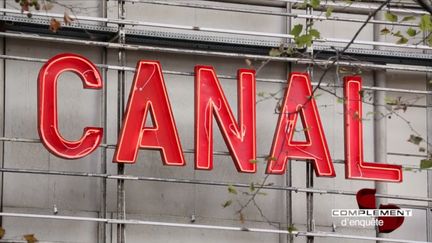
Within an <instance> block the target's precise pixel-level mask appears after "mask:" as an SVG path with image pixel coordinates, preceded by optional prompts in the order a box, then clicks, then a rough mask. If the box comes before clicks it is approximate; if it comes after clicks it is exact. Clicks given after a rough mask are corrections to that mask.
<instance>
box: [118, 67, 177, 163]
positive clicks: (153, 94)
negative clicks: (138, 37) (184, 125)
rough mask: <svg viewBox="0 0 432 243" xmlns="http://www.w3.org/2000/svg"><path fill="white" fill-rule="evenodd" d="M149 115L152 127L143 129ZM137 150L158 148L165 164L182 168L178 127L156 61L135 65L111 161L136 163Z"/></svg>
mask: <svg viewBox="0 0 432 243" xmlns="http://www.w3.org/2000/svg"><path fill="white" fill-rule="evenodd" d="M149 113H151V118H152V119H153V125H154V126H153V127H145V121H146V120H147V118H148V115H149ZM139 148H146V149H159V150H160V151H161V154H162V161H163V163H164V164H165V165H184V164H185V160H184V156H183V151H182V148H181V145H180V140H179V136H178V133H177V128H176V125H175V121H174V117H173V115H172V111H171V106H170V102H169V99H168V95H167V91H166V88H165V83H164V80H163V76H162V71H161V67H160V64H159V62H156V61H143V60H142V61H140V62H138V64H137V70H136V73H135V77H134V81H133V84H132V88H131V91H130V94H129V101H128V104H127V108H126V115H125V118H124V121H123V127H122V131H121V134H120V137H119V141H118V144H117V149H116V152H115V154H114V159H113V161H114V162H117V163H135V161H136V157H137V154H138V149H139Z"/></svg>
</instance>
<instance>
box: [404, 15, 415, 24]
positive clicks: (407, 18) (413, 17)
mask: <svg viewBox="0 0 432 243" xmlns="http://www.w3.org/2000/svg"><path fill="white" fill-rule="evenodd" d="M411 20H415V16H412V15H410V16H405V17H403V19H402V20H401V22H406V21H411Z"/></svg>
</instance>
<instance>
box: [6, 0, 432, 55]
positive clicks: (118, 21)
mask: <svg viewBox="0 0 432 243" xmlns="http://www.w3.org/2000/svg"><path fill="white" fill-rule="evenodd" d="M1 12H4V13H14V14H17V15H22V14H24V13H21V11H19V10H13V9H5V8H0V13H1ZM33 14H34V15H35V16H49V17H57V18H63V15H61V14H53V13H43V12H37V13H33ZM77 19H81V20H89V21H100V22H104V23H113V24H122V25H131V26H147V27H157V28H165V29H176V30H190V31H204V32H212V33H223V34H235V35H249V36H261V37H274V38H284V39H293V38H294V36H293V35H291V34H279V33H268V32H257V31H243V30H231V29H219V28H210V27H201V26H190V25H176V24H164V23H153V22H144V21H134V20H122V19H108V18H100V17H87V16H77ZM315 42H322V43H327V42H331V43H343V44H347V43H350V42H351V40H350V39H340V38H319V39H315ZM352 43H353V44H358V45H368V46H370V45H372V46H385V47H394V48H401V49H417V50H432V47H429V46H426V45H412V44H402V45H401V44H396V43H387V42H378V41H363V40H354V41H353V42H352Z"/></svg>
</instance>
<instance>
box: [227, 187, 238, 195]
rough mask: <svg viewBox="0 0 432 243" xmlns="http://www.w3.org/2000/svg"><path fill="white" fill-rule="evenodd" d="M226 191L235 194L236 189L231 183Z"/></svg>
mask: <svg viewBox="0 0 432 243" xmlns="http://www.w3.org/2000/svg"><path fill="white" fill-rule="evenodd" d="M228 192H229V193H232V194H235V195H237V190H236V189H235V187H234V186H233V185H229V186H228Z"/></svg>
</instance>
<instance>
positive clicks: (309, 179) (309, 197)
mask: <svg viewBox="0 0 432 243" xmlns="http://www.w3.org/2000/svg"><path fill="white" fill-rule="evenodd" d="M306 187H307V188H311V187H313V166H312V161H308V162H307V163H306ZM306 214H307V215H306V216H307V222H306V223H307V231H308V232H312V231H314V230H315V229H314V219H313V193H310V192H307V193H306ZM307 242H308V243H313V242H314V237H313V236H308V237H307Z"/></svg>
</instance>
